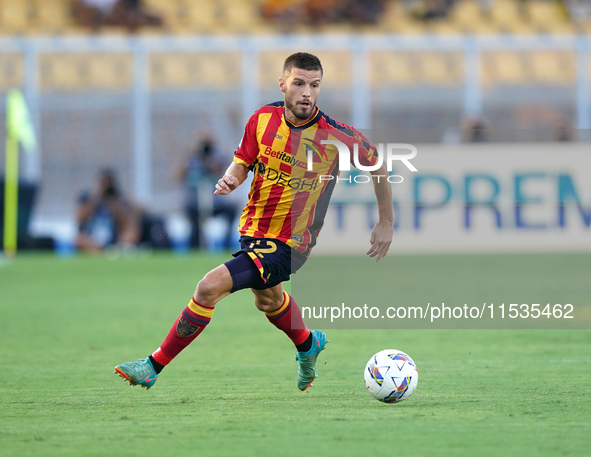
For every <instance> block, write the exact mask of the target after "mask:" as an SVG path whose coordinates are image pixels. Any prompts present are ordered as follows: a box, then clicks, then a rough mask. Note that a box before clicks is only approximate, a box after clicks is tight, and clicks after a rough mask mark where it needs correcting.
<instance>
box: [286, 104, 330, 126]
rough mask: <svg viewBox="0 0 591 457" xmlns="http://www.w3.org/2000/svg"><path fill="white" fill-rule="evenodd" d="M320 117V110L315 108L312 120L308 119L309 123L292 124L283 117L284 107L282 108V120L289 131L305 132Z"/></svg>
mask: <svg viewBox="0 0 591 457" xmlns="http://www.w3.org/2000/svg"><path fill="white" fill-rule="evenodd" d="M321 117H322V112H321V111H320V109H319V108H318V107H316V113H315V114H314V116H313V117H312V119H310V120H309V121H306V122H305V123H303V124H294V123H293V122H291V121H290V120H289V119H288V118H287V116H286V115H285V107H283V119H284V120H285V123H286V124H287V126H288V127H289V128H290V129H291V130H296V131H297V130H305V129H307V128H308V127H310V126H312V125H314V124H315V123H316V122H318V120H319V119H320V118H321Z"/></svg>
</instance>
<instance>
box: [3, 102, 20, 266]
mask: <svg viewBox="0 0 591 457" xmlns="http://www.w3.org/2000/svg"><path fill="white" fill-rule="evenodd" d="M7 108H8V109H7V112H6V168H5V172H4V255H6V256H10V257H13V256H14V255H15V254H16V242H17V229H18V228H17V224H18V139H17V138H16V136H15V135H14V129H13V128H11V125H10V117H11V116H10V113H9V112H8V110H9V109H10V104H9V106H8V107H7Z"/></svg>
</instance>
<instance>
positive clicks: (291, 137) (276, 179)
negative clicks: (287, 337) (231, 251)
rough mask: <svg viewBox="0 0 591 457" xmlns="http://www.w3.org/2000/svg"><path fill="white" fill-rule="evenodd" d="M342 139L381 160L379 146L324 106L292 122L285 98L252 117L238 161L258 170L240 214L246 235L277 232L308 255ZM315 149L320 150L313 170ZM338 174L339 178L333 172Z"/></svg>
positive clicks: (370, 159)
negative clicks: (310, 162)
mask: <svg viewBox="0 0 591 457" xmlns="http://www.w3.org/2000/svg"><path fill="white" fill-rule="evenodd" d="M322 140H333V141H341V142H342V143H344V144H345V145H347V146H348V147H349V150H350V151H351V158H350V161H351V164H353V144H355V143H357V144H358V145H359V146H358V151H359V164H360V165H362V166H370V165H375V164H376V162H377V157H378V156H377V152H376V148H375V147H374V146H373V145H371V144H370V143H369V141H367V139H366V138H365V137H364V136H363V135H361V134H360V133H359V132H358V131H356V130H355V129H354V128H352V127H350V126H348V125H346V124H343V123H340V122H337V121H334V120H333V119H331V118H330V117H328V116H327V115H326V114H324V113H323V112H322V111H320V110H319V109H318V108H316V114H315V115H314V117H313V118H312V119H310V120H309V121H308V122H306V123H304V124H300V125H296V124H292V123H291V122H290V121H289V120H288V119H287V118H286V117H285V113H284V102H276V103H272V104H270V105H266V106H263V107H262V108H260V109H259V110H258V111H256V112H255V113H254V114H253V115H252V116H251V117H250V119H249V121H248V122H247V124H246V127H245V129H244V136H243V137H242V141H241V142H240V146H239V147H238V149H237V150H236V153H235V155H234V161H235V162H236V163H239V164H242V165H245V166H247V167H248V168H250V169H251V170H252V171H254V177H253V180H252V185H251V188H250V193H249V195H248V203H247V204H246V207H245V208H244V211H243V212H242V216H241V218H240V226H239V232H240V234H241V235H242V236H251V237H254V238H274V239H277V240H279V241H282V242H284V243H286V244H288V245H289V246H291V247H292V248H294V249H296V250H297V251H299V252H300V253H302V254H303V255H304V256H306V257H307V256H308V255H309V254H310V250H311V249H312V247H314V245H315V244H316V239H317V237H318V233H319V232H320V229H321V228H322V224H323V222H324V216H325V215H326V211H327V209H328V203H329V200H330V197H331V194H332V191H333V189H334V186H335V184H336V179H334V178H336V176H337V175H338V166H339V154H338V150H337V148H336V146H334V145H326V146H324V145H321V141H322ZM309 150H313V151H314V155H313V161H314V163H313V166H312V169H313V170H312V171H310V170H308V168H309V167H308V162H307V160H308V156H309V152H308V151H309ZM330 176H332V177H333V179H330V178H329V177H330Z"/></svg>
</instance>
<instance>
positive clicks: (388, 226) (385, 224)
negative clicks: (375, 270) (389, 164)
mask: <svg viewBox="0 0 591 457" xmlns="http://www.w3.org/2000/svg"><path fill="white" fill-rule="evenodd" d="M371 174H372V181H373V186H374V191H375V194H376V199H377V201H378V213H379V220H378V223H377V224H376V225H375V227H374V228H373V230H372V232H371V238H370V240H369V242H370V243H371V247H370V248H369V251H367V255H369V256H370V257H375V258H376V262H377V261H379V260H380V259H382V258H383V257H385V256H386V254H387V253H388V250H389V249H390V244H391V243H392V237H393V236H394V210H393V207H392V188H391V187H390V183H389V182H388V180H387V179H386V178H387V176H388V170H387V168H386V164H385V163H382V166H381V167H380V168H379V169H377V170H375V171H372V172H371Z"/></svg>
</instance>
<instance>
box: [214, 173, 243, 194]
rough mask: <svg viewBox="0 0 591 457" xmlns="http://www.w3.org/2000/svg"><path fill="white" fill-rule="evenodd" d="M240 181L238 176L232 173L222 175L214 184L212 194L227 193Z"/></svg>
mask: <svg viewBox="0 0 591 457" xmlns="http://www.w3.org/2000/svg"><path fill="white" fill-rule="evenodd" d="M239 184H240V182H239V181H238V178H236V177H235V176H232V175H224V176H222V177H221V178H220V179H219V180H218V182H217V184H216V185H215V192H214V193H213V194H214V195H228V194H229V193H230V192H232V191H233V190H234V189H236V188H237V187H238V185H239Z"/></svg>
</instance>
